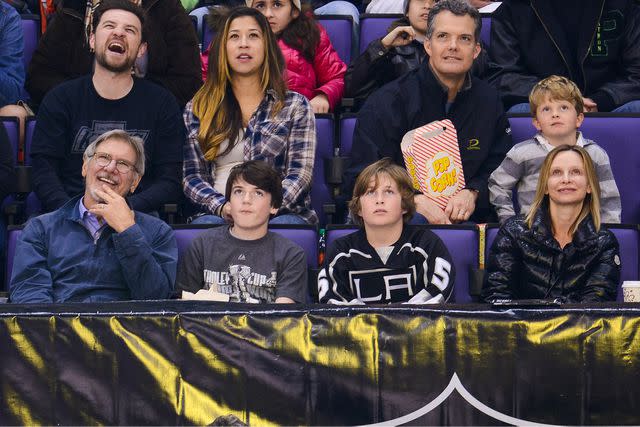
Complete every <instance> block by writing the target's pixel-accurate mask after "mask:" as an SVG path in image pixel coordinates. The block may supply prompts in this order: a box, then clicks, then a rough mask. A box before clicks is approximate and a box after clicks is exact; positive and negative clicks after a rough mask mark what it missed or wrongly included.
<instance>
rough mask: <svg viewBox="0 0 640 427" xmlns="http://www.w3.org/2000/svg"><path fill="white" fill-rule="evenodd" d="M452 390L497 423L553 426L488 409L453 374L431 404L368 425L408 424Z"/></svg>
mask: <svg viewBox="0 0 640 427" xmlns="http://www.w3.org/2000/svg"><path fill="white" fill-rule="evenodd" d="M454 390H457V391H458V393H460V396H462V398H463V399H464V400H466V401H467V402H469V404H471V406H473V407H474V408H476V409H477V410H478V411H480V412H482V413H483V414H486V415H488V416H490V417H491V418H494V419H496V420H498V421H502V422H504V423H507V424H512V425H518V426H552V425H554V424H540V423H534V422H531V421H527V420H521V419H520V418H515V417H511V416H509V415H505V414H503V413H502V412H498V411H496V410H495V409H491V408H490V407H488V406H487V405H485V404H484V403H482V402H480V401H479V400H478V399H476V398H475V397H474V396H473V395H472V394H471V393H469V391H468V390H467V389H466V388H464V386H463V385H462V383H461V382H460V378H458V375H457V374H456V373H455V372H454V373H453V376H452V377H451V381H449V385H447V387H446V388H445V389H444V390H443V391H442V393H440V394H439V395H438V397H436V398H435V399H433V400H432V401H431V402H429V403H428V404H426V405H425V406H423V407H422V408H420V409H418V410H416V411H413V412H411V413H410V414H407V415H403V416H401V417H398V418H395V419H393V420H388V421H383V422H381V423H376V424H369V426H397V425H401V424H405V423H409V422H411V421H414V420H417V419H418V418H420V417H422V416H423V415H425V414H428V413H429V412H431V411H433V410H434V409H436V408H437V407H438V406H440V404H441V403H442V402H444V401H445V400H447V398H448V397H449V395H450V394H451V393H453V391H454ZM367 427H368V426H367Z"/></svg>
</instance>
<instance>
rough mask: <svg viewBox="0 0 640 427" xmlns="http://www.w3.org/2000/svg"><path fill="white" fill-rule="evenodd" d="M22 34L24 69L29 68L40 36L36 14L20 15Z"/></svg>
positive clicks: (38, 19) (38, 20)
mask: <svg viewBox="0 0 640 427" xmlns="http://www.w3.org/2000/svg"><path fill="white" fill-rule="evenodd" d="M21 17H22V35H23V38H24V51H23V53H22V63H23V64H24V69H25V71H26V70H27V69H28V68H29V63H30V62H31V57H32V56H33V52H35V50H36V48H37V47H38V40H39V38H40V18H39V17H38V15H22V16H21Z"/></svg>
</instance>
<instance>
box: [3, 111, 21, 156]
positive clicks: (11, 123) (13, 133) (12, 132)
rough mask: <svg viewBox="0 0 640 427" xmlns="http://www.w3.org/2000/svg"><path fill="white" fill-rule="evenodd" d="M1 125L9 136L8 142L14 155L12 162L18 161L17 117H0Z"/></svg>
mask: <svg viewBox="0 0 640 427" xmlns="http://www.w3.org/2000/svg"><path fill="white" fill-rule="evenodd" d="M0 120H1V121H2V125H3V126H4V128H5V130H6V131H7V136H8V137H9V143H10V144H11V151H12V153H13V156H14V164H17V162H18V148H19V146H18V144H19V130H18V119H17V118H16V117H0Z"/></svg>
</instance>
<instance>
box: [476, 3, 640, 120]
mask: <svg viewBox="0 0 640 427" xmlns="http://www.w3.org/2000/svg"><path fill="white" fill-rule="evenodd" d="M554 5H555V1H552V0H509V1H505V2H503V3H502V6H500V8H499V9H498V10H497V11H496V12H495V13H494V14H493V16H492V21H491V47H490V48H489V71H488V74H487V76H488V77H489V82H490V83H492V84H494V85H495V86H496V88H497V89H498V90H499V91H500V93H501V95H502V100H503V102H504V104H505V108H509V107H511V106H512V105H514V104H518V103H523V102H528V97H529V92H531V89H532V88H533V85H535V84H536V83H537V82H538V81H539V80H542V79H543V78H545V77H548V76H550V75H552V74H558V75H561V76H566V77H568V78H570V79H571V80H573V81H574V82H575V83H576V84H577V85H578V87H579V88H580V90H581V91H582V94H583V95H584V96H585V97H588V98H592V99H593V100H594V101H595V102H596V103H597V104H598V110H599V111H611V110H612V109H613V108H615V107H618V106H620V105H622V104H625V103H627V102H629V101H632V100H636V99H640V7H639V6H638V5H637V2H636V1H635V0H592V1H585V2H583V4H582V8H581V10H579V11H576V13H581V14H582V17H581V19H580V22H581V24H580V26H579V28H567V23H566V22H561V21H560V20H559V19H558V18H557V16H556V13H555V12H554V7H555V6H554ZM567 32H576V33H577V34H578V38H577V43H578V49H577V50H571V49H570V48H569V44H568V42H567V37H566V33H567Z"/></svg>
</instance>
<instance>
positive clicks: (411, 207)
mask: <svg viewBox="0 0 640 427" xmlns="http://www.w3.org/2000/svg"><path fill="white" fill-rule="evenodd" d="M382 174H386V175H389V178H391V180H392V181H393V182H395V183H396V185H397V186H398V191H399V192H400V197H401V198H402V204H401V207H402V209H403V210H404V211H405V213H404V214H403V215H402V219H403V221H404V223H405V224H406V223H407V222H409V220H410V219H411V218H412V217H413V214H414V213H416V204H415V202H414V201H413V195H414V191H413V185H412V183H411V177H410V176H409V173H408V172H407V171H406V169H405V168H403V167H401V166H398V165H396V164H395V163H393V161H392V160H391V159H390V158H388V157H385V158H384V159H381V160H378V161H377V162H375V163H373V164H370V165H369V166H367V167H366V168H365V169H364V170H363V171H362V172H360V175H358V179H357V180H356V184H355V186H354V187H353V197H352V198H351V200H350V201H349V212H350V213H351V218H352V219H353V222H354V223H356V224H357V225H359V226H362V225H363V220H362V216H360V213H359V212H360V197H362V196H363V195H364V194H365V193H366V192H367V190H368V189H369V182H370V181H371V180H372V179H373V180H374V181H373V182H374V184H373V185H374V188H377V187H378V185H379V184H380V181H379V180H380V175H382Z"/></svg>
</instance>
